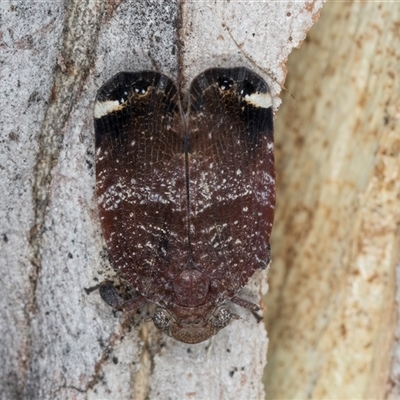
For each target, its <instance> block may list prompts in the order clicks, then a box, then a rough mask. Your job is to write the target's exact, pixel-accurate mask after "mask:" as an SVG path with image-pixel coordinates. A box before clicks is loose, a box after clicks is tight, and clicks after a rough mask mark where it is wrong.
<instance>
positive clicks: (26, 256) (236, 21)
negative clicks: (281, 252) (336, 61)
mask: <svg viewBox="0 0 400 400" xmlns="http://www.w3.org/2000/svg"><path fill="white" fill-rule="evenodd" d="M321 6H322V2H321V1H315V2H311V3H310V2H306V1H300V2H299V1H296V2H295V1H288V2H278V3H276V2H272V3H269V2H265V3H264V2H235V1H231V2H229V1H228V2H215V1H208V2H207V1H204V2H197V1H183V0H182V1H181V2H178V1H168V2H167V1H164V2H163V1H158V2H153V1H145V0H140V1H137V0H130V1H119V0H109V1H100V0H99V1H94V0H83V1H82V0H69V1H65V2H63V3H59V2H25V1H2V2H1V5H0V12H1V21H2V27H1V35H0V43H1V47H0V48H1V50H0V51H1V61H2V64H1V71H0V74H1V80H0V82H1V91H0V102H1V103H0V104H1V107H0V109H1V117H0V124H1V140H2V145H3V146H2V149H3V151H2V152H1V154H0V165H1V170H2V171H3V173H2V174H1V178H0V179H1V181H0V185H1V186H0V187H1V189H2V201H1V203H0V218H1V221H0V226H1V235H2V242H1V258H0V271H1V275H0V276H1V283H2V287H3V296H1V298H0V320H1V324H0V335H1V337H2V341H1V345H0V358H1V360H2V364H1V367H0V398H2V399H6V400H10V399H41V400H44V399H51V400H54V399H102V400H103V399H116V398H118V399H131V398H134V399H145V398H151V399H158V398H160V399H165V398H172V399H175V398H176V399H181V398H198V399H217V398H221V399H255V398H257V399H260V398H263V397H264V387H263V384H262V382H261V378H262V374H263V369H264V366H265V363H266V351H267V343H268V339H267V334H266V331H265V328H264V325H263V324H257V323H256V320H255V319H254V318H253V317H252V316H251V314H249V313H247V312H246V311H244V310H238V309H236V312H237V313H239V314H240V315H241V316H242V319H241V320H240V321H235V322H233V323H232V324H230V325H229V326H228V327H227V328H225V329H224V330H223V331H221V333H219V334H218V335H217V336H216V337H215V338H214V339H212V340H211V341H208V342H205V343H202V344H199V345H196V346H188V345H184V344H182V343H178V342H176V341H174V340H173V339H170V338H167V337H165V336H164V335H163V334H161V333H160V332H158V331H156V329H155V328H154V327H153V326H152V324H148V323H142V322H141V320H142V317H143V316H145V315H146V309H143V310H142V311H141V314H140V313H137V314H135V313H133V314H129V315H128V314H126V315H124V314H121V313H115V312H113V311H112V310H111V309H110V308H109V307H108V306H107V305H106V304H105V303H104V302H103V301H102V300H101V299H100V297H99V295H98V291H97V290H93V288H95V287H96V285H97V284H98V283H99V282H101V281H103V280H104V279H105V277H106V276H107V274H108V273H109V270H110V267H109V263H108V260H107V257H106V251H105V244H104V241H103V238H102V234H101V231H100V226H99V220H98V216H97V205H96V198H95V196H94V183H95V182H94V154H93V152H94V136H93V102H94V98H95V95H96V91H97V89H98V88H99V87H100V86H101V85H102V84H103V83H104V82H105V81H106V80H107V79H108V78H110V77H111V76H113V75H114V74H115V73H117V72H119V71H123V70H131V71H133V70H142V69H156V70H159V71H161V72H163V73H167V74H169V75H170V76H171V77H172V78H174V79H175V80H176V81H178V82H179V85H180V87H181V90H182V93H184V92H185V90H186V89H187V87H188V84H189V83H190V82H191V80H192V79H193V78H194V77H195V76H196V75H197V74H198V73H199V72H201V71H202V70H204V69H205V68H208V67H217V66H226V67H232V66H239V65H245V66H248V67H250V68H252V69H254V70H255V71H256V72H258V73H260V74H262V75H263V76H264V77H265V79H266V80H267V82H268V83H269V84H270V86H271V88H272V92H273V95H274V109H275V110H276V109H277V108H278V106H279V104H280V100H279V98H278V95H279V93H280V91H281V86H282V85H283V82H284V79H285V76H286V69H285V62H286V59H287V57H288V55H289V54H290V52H291V50H292V49H293V47H296V46H299V45H300V43H301V42H302V41H303V40H304V38H305V36H306V33H307V31H308V30H309V29H310V27H311V26H312V24H313V23H314V21H315V20H316V19H317V18H318V12H319V9H320V8H321ZM266 289H267V284H266V276H265V274H261V273H260V274H258V275H257V276H255V277H254V279H253V280H252V282H251V284H250V285H249V286H248V288H247V289H246V290H247V294H248V298H253V300H255V301H257V299H260V297H261V294H263V293H265V292H266Z"/></svg>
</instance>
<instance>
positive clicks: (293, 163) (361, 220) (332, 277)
mask: <svg viewBox="0 0 400 400" xmlns="http://www.w3.org/2000/svg"><path fill="white" fill-rule="evenodd" d="M399 27H400V10H399V8H398V7H396V6H395V5H394V4H392V3H371V2H370V3H356V2H354V3H352V2H348V3H328V4H326V5H325V6H324V9H323V12H322V13H321V19H320V20H319V21H318V23H317V24H316V25H315V26H314V27H313V29H312V30H311V32H310V33H309V36H308V38H307V41H306V43H305V44H304V45H303V46H302V48H301V49H300V50H299V51H295V52H294V53H293V54H292V55H291V57H290V58H289V62H288V71H289V74H288V80H287V83H286V85H287V87H288V89H289V91H290V93H291V94H292V95H293V96H294V97H295V99H293V98H291V97H290V96H288V95H286V94H285V95H284V96H283V102H284V104H283V106H282V108H281V110H280V111H279V114H278V116H277V124H276V140H277V153H276V158H277V165H278V168H277V175H278V178H277V180H278V190H277V199H278V206H277V214H276V222H275V226H274V231H273V240H272V249H273V260H274V261H273V264H272V265H273V266H272V268H271V270H270V274H269V283H270V291H269V293H268V296H266V298H265V301H266V304H267V309H268V312H267V329H268V333H269V335H270V340H271V341H270V346H269V353H268V366H267V368H266V373H265V384H266V391H267V398H268V399H305V398H313V399H322V398H325V399H383V398H385V397H388V398H399V395H400V391H399V365H400V364H399V344H398V339H397V338H396V339H395V337H396V336H397V337H398V332H399V328H398V324H397V322H396V321H397V319H398V305H397V304H396V298H397V300H398V295H397V296H396V295H395V293H396V287H397V283H396V271H397V276H398V269H397V270H396V268H398V266H399V244H400V243H399V239H400V237H399V232H400V230H399V223H400V151H399V150H400V126H399V116H400V114H399V112H400V79H399V65H400V46H399V43H400V28H399ZM397 280H398V278H397ZM396 327H397V328H396ZM288 382H290V384H288Z"/></svg>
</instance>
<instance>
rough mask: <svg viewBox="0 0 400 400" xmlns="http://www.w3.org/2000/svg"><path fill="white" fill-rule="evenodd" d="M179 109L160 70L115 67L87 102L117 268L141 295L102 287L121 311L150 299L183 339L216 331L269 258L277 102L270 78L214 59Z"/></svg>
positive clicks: (160, 319)
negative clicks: (218, 65)
mask: <svg viewBox="0 0 400 400" xmlns="http://www.w3.org/2000/svg"><path fill="white" fill-rule="evenodd" d="M185 100H186V101H185V102H184V103H185V104H187V109H183V106H182V104H181V102H180V97H179V91H178V89H177V86H176V85H175V83H174V82H173V81H172V80H171V79H170V78H168V77H167V76H166V75H163V74H161V73H159V72H155V71H140V72H120V73H118V74H117V75H115V76H114V77H113V78H111V79H110V80H109V81H108V82H106V83H105V84H104V85H103V86H102V87H101V88H100V89H99V91H98V94H97V97H96V102H95V107H94V125H95V140H96V191H97V196H98V209H99V215H100V221H101V225H102V230H103V234H104V236H105V240H106V243H107V247H108V251H109V256H110V262H111V264H112V266H113V268H114V269H115V270H116V271H117V272H118V273H119V274H120V276H122V277H123V278H124V279H125V280H126V281H127V282H128V283H129V284H130V285H132V287H133V288H134V289H135V290H136V292H137V293H138V295H137V297H133V298H131V299H128V300H125V299H123V298H122V297H121V296H120V295H119V294H118V292H117V290H116V289H115V288H114V286H113V284H112V283H111V282H109V281H106V282H105V283H103V284H102V285H101V287H100V294H101V297H102V298H103V300H105V301H106V302H107V303H108V304H109V305H110V306H111V307H114V308H115V309H118V310H122V311H127V310H134V309H138V308H139V307H141V306H142V305H144V304H145V303H146V302H152V303H155V305H156V309H155V312H154V314H153V316H152V320H153V322H154V325H155V326H156V327H157V328H159V329H160V330H162V331H164V332H165V333H167V334H168V335H169V336H171V337H173V338H175V339H177V340H179V341H181V342H185V343H198V342H201V341H203V340H206V339H208V338H209V337H211V336H212V335H214V334H216V333H217V332H218V331H219V330H220V329H222V328H224V327H225V326H227V325H228V323H229V322H230V321H231V319H232V318H237V315H236V314H234V313H232V312H231V311H229V308H228V307H227V303H229V302H233V303H236V304H238V305H240V306H242V307H245V308H248V309H250V310H252V311H257V310H259V307H258V306H257V305H255V304H253V303H250V302H249V301H247V300H245V299H242V298H240V297H238V296H237V293H238V291H239V290H240V289H241V288H242V287H244V286H245V285H246V283H247V282H248V280H249V279H250V277H251V276H252V275H253V274H254V272H255V271H256V270H257V269H259V268H261V269H262V268H266V267H267V266H268V264H269V262H270V247H269V238H270V234H271V229H272V223H273V219H274V207H275V166H274V154H273V111H272V98H271V94H270V90H269V88H268V86H267V84H266V83H265V81H264V80H263V79H262V78H261V77H260V76H259V75H257V74H255V73H254V72H252V71H251V70H249V69H247V68H245V67H239V68H230V69H224V68H212V69H208V70H206V71H204V72H203V73H201V74H200V75H198V76H197V77H196V78H195V79H194V80H193V82H192V84H191V86H190V89H189V93H188V96H187V99H185Z"/></svg>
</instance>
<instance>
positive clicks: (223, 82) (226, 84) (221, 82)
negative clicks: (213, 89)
mask: <svg viewBox="0 0 400 400" xmlns="http://www.w3.org/2000/svg"><path fill="white" fill-rule="evenodd" d="M218 86H219V88H220V89H221V90H229V89H230V88H231V87H232V86H233V81H232V79H228V78H226V77H222V78H219V79H218Z"/></svg>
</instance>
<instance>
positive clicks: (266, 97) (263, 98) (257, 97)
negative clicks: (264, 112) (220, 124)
mask: <svg viewBox="0 0 400 400" xmlns="http://www.w3.org/2000/svg"><path fill="white" fill-rule="evenodd" d="M244 100H245V101H247V103H249V104H251V105H253V106H255V107H260V108H269V107H271V106H272V98H271V95H270V94H269V93H253V94H250V95H246V96H244Z"/></svg>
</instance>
